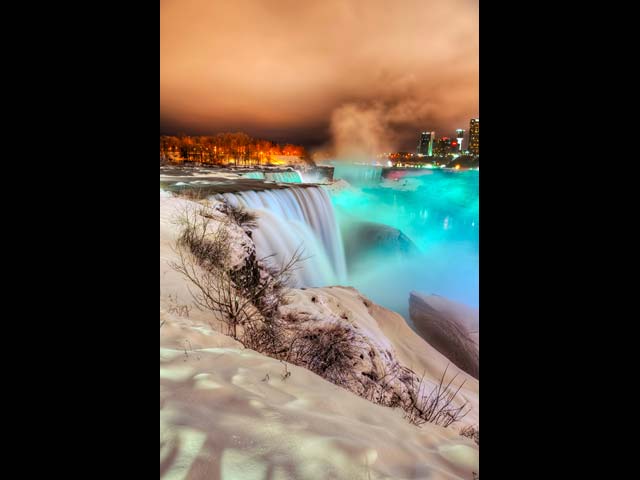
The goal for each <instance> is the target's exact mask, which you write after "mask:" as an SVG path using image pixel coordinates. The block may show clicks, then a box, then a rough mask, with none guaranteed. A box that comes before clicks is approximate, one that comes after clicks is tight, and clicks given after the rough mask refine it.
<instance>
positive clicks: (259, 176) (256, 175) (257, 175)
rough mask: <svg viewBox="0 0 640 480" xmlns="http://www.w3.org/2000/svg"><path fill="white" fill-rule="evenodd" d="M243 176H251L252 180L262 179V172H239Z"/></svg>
mask: <svg viewBox="0 0 640 480" xmlns="http://www.w3.org/2000/svg"><path fill="white" fill-rule="evenodd" d="M241 175H242V176H243V177H244V178H252V179H254V180H264V173H262V172H247V173H243V174H241Z"/></svg>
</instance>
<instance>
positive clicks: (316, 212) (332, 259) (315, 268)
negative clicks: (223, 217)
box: [218, 187, 347, 287]
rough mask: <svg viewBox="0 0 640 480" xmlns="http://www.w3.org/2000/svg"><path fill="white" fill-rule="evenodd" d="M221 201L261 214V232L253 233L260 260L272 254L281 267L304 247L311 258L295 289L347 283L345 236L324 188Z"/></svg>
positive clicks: (295, 277)
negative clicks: (343, 238)
mask: <svg viewBox="0 0 640 480" xmlns="http://www.w3.org/2000/svg"><path fill="white" fill-rule="evenodd" d="M218 198H219V199H224V200H226V201H227V202H229V203H230V204H232V205H235V206H237V205H242V206H243V207H245V208H247V209H251V210H255V211H256V212H257V213H258V228H256V229H255V230H254V231H253V240H254V242H255V245H256V249H257V251H258V254H259V255H260V256H261V257H266V256H269V255H273V256H274V257H273V258H272V260H273V261H275V262H276V264H281V263H282V262H286V261H288V260H289V259H290V258H291V257H292V256H293V255H294V253H295V252H296V250H297V249H299V248H302V249H303V258H305V259H306V260H304V261H303V262H302V264H301V265H300V268H299V269H297V270H296V271H294V272H293V276H292V283H293V286H296V287H310V286H324V285H335V284H339V283H345V281H346V275H347V273H346V263H345V257H344V249H343V245H342V237H341V235H340V230H339V227H338V224H337V222H336V218H335V215H334V211H333V205H332V204H331V200H330V199H329V196H328V194H327V193H326V192H325V191H324V190H323V189H321V188H317V187H307V188H299V187H291V188H286V189H278V190H264V191H260V192H254V191H247V192H239V193H224V194H221V195H218Z"/></svg>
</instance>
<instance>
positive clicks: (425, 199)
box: [331, 163, 480, 318]
mask: <svg viewBox="0 0 640 480" xmlns="http://www.w3.org/2000/svg"><path fill="white" fill-rule="evenodd" d="M335 167H336V168H335V171H334V178H335V179H341V178H342V179H345V180H347V181H348V182H349V183H350V184H351V186H352V188H350V189H345V190H342V191H338V192H336V193H333V194H332V196H331V200H332V203H333V205H334V208H335V210H336V215H337V218H338V222H339V224H340V228H341V232H342V236H343V239H344V240H345V244H347V245H353V244H354V240H353V239H354V238H357V241H358V242H362V238H361V237H355V236H354V235H355V232H357V231H358V226H359V225H362V222H375V223H378V224H383V225H386V226H389V227H393V228H395V229H399V230H400V231H402V233H404V234H405V235H406V236H407V237H409V238H410V239H411V241H412V242H413V243H414V244H415V247H416V248H415V249H413V250H411V251H409V252H407V251H403V252H399V251H398V249H397V248H395V246H394V243H393V242H391V244H385V245H384V247H383V248H372V247H371V245H370V244H368V243H367V242H364V243H363V245H362V249H359V250H358V251H357V254H356V255H355V257H357V258H356V260H354V261H352V262H351V264H350V265H349V272H348V276H349V284H351V285H353V286H354V287H356V288H358V289H359V290H361V291H362V292H363V293H364V294H366V295H367V296H369V297H371V298H372V299H373V300H374V301H376V302H377V303H380V304H381V305H383V306H385V307H387V308H390V309H392V310H394V311H397V312H399V313H401V314H402V315H403V316H405V318H408V297H409V292H411V291H418V292H421V293H426V294H438V295H442V296H445V297H447V298H450V299H452V300H455V301H458V302H461V303H465V304H467V305H470V306H473V307H478V269H479V257H478V253H479V226H480V222H479V196H478V193H479V175H480V172H479V171H443V170H439V169H433V170H430V169H420V170H386V171H384V172H383V170H382V168H380V167H366V166H351V165H343V164H339V163H336V164H335ZM350 239H351V242H350V241H349V240H350ZM356 245H358V244H357V243H356ZM351 250H352V251H351V252H350V253H351V255H352V258H353V257H354V255H353V253H354V248H353V247H352V248H351Z"/></svg>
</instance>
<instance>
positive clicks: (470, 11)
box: [160, 0, 479, 155]
mask: <svg viewBox="0 0 640 480" xmlns="http://www.w3.org/2000/svg"><path fill="white" fill-rule="evenodd" d="M477 116H479V111H478V1H477V0H393V1H391V0H305V1H301V0H233V1H229V0H161V2H160V132H161V133H164V134H177V133H186V134H194V135H205V134H212V133H216V132H221V131H245V132H247V133H248V134H250V135H252V136H256V137H263V138H268V139H270V140H275V141H278V142H292V143H301V144H304V145H305V146H307V147H314V146H315V147H317V146H321V145H323V146H326V147H332V148H333V149H334V150H336V151H337V153H339V154H345V155H347V154H352V153H358V152H362V153H377V152H382V151H390V150H411V151H414V150H415V148H416V145H417V142H418V133H419V132H420V131H422V130H435V131H436V134H437V135H439V136H440V135H451V134H453V132H454V130H455V129H456V128H464V129H465V130H467V129H468V128H469V119H470V118H472V117H477Z"/></svg>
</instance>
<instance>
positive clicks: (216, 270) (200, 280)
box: [171, 205, 302, 352]
mask: <svg viewBox="0 0 640 480" xmlns="http://www.w3.org/2000/svg"><path fill="white" fill-rule="evenodd" d="M214 219H215V220H218V225H217V227H214V226H212V220H214ZM176 222H177V223H178V225H179V226H180V227H181V234H180V236H179V238H178V240H177V242H176V246H175V251H176V253H177V254H178V260H177V261H175V262H172V263H171V267H172V268H173V269H174V270H176V271H178V272H179V273H181V274H182V275H183V276H185V277H186V278H187V279H188V280H189V282H190V285H191V286H193V287H195V288H194V289H193V290H192V289H191V288H190V289H189V291H190V292H191V294H192V296H193V300H194V302H195V304H196V305H197V306H198V307H200V308H202V309H204V310H209V311H211V312H213V313H215V314H216V315H218V316H219V317H220V318H221V320H222V321H223V323H225V324H226V326H227V331H228V334H229V335H230V336H231V337H233V338H234V339H236V340H239V341H240V342H241V343H243V345H245V346H247V347H249V348H253V349H256V350H258V351H266V352H269V351H275V350H277V349H278V347H279V336H278V335H277V332H275V327H276V322H275V321H274V317H275V312H277V308H278V304H279V301H280V300H281V299H282V297H283V296H284V295H285V292H284V290H285V285H286V282H287V279H288V278H289V275H290V274H291V272H292V271H293V270H294V269H295V268H297V264H298V262H300V261H301V260H302V252H301V251H300V250H298V251H296V252H295V254H294V255H293V256H292V258H291V259H290V260H289V261H288V262H286V263H284V264H283V265H282V266H281V267H279V268H276V267H273V266H272V267H270V269H269V271H268V274H266V275H263V274H261V270H260V263H261V260H258V259H256V257H255V253H253V252H251V253H250V254H249V255H248V256H247V258H246V259H245V260H244V262H243V263H242V264H241V265H232V264H231V251H230V242H229V231H228V228H229V223H230V222H231V220H229V218H228V217H227V216H223V215H220V213H219V212H216V211H215V209H213V208H211V207H209V206H208V205H205V206H201V207H199V208H192V209H190V210H189V209H187V210H185V211H184V212H182V213H181V215H180V216H179V217H178V219H177V220H176Z"/></svg>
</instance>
